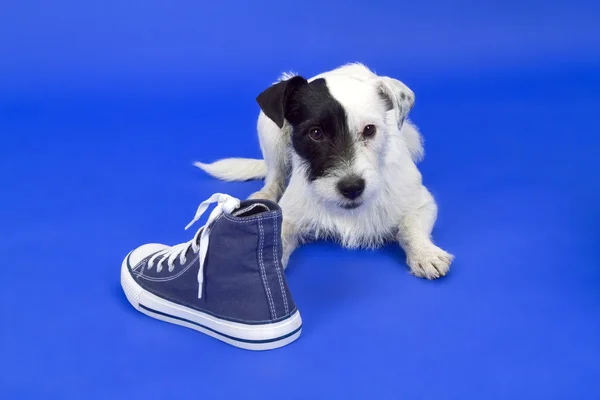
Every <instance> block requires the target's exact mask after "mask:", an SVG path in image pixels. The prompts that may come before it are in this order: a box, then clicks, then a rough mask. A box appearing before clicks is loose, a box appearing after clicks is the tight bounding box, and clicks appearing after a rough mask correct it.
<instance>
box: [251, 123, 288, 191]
mask: <svg viewBox="0 0 600 400" xmlns="http://www.w3.org/2000/svg"><path fill="white" fill-rule="evenodd" d="M257 129H258V140H259V142H260V148H261V150H262V153H263V157H264V160H265V163H266V164H267V176H266V177H265V184H264V186H263V187H262V189H260V190H259V191H258V192H256V193H253V194H252V195H251V196H250V199H266V200H271V201H274V202H278V201H279V199H280V198H281V196H282V195H283V191H284V190H285V185H286V177H287V174H288V170H289V162H288V160H287V146H288V142H289V132H287V130H288V129H289V128H288V127H284V129H279V128H278V127H277V125H275V123H273V121H271V120H270V119H268V118H267V117H266V116H265V115H264V114H263V113H261V114H260V116H259V117H258V124H257Z"/></svg>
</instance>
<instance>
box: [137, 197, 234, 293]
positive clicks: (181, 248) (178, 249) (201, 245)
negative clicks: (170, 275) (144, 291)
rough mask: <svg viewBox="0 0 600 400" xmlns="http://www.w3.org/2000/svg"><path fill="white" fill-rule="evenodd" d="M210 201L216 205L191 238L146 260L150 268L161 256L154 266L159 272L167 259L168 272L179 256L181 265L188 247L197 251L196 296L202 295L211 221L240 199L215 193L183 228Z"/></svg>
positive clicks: (203, 210) (228, 211) (201, 205)
mask: <svg viewBox="0 0 600 400" xmlns="http://www.w3.org/2000/svg"><path fill="white" fill-rule="evenodd" d="M212 203H217V206H216V207H215V208H214V210H213V211H212V212H211V213H210V216H209V217H208V220H207V222H206V224H204V226H202V227H201V228H200V229H198V231H197V232H196V234H195V235H194V237H193V238H192V240H190V241H188V242H185V243H181V244H178V245H175V246H172V247H169V248H166V249H164V250H160V251H159V252H157V253H155V254H154V255H153V256H152V257H150V259H149V260H148V269H151V268H152V266H153V265H154V262H155V261H156V259H157V258H159V257H162V258H161V259H160V261H159V262H158V264H157V266H156V271H157V272H160V271H161V270H162V268H163V265H162V263H163V261H164V260H167V266H168V268H169V272H171V271H173V269H174V268H175V265H174V262H175V259H177V257H179V263H180V264H182V265H183V264H184V263H185V262H186V257H185V255H186V253H187V252H188V251H189V249H190V247H191V248H192V251H193V252H194V253H195V254H198V253H199V263H200V268H199V269H198V298H201V297H202V286H203V283H204V260H205V258H206V252H207V251H208V242H209V237H210V230H211V227H212V223H213V222H214V221H215V220H216V219H217V217H219V216H220V215H221V214H222V213H223V212H226V213H228V214H231V213H232V212H233V211H234V210H235V209H236V208H238V207H239V206H240V200H238V199H236V198H234V197H231V196H229V195H227V194H222V193H215V194H213V195H212V196H211V197H210V198H208V199H207V200H205V201H203V202H202V203H200V205H199V206H198V210H196V216H195V217H194V219H193V220H192V221H191V222H190V223H189V224H187V226H186V227H185V229H186V230H188V229H189V228H190V227H191V226H192V225H194V224H195V223H196V222H198V220H199V219H200V218H201V217H202V214H204V212H205V211H206V209H207V208H208V206H209V205H210V204H212Z"/></svg>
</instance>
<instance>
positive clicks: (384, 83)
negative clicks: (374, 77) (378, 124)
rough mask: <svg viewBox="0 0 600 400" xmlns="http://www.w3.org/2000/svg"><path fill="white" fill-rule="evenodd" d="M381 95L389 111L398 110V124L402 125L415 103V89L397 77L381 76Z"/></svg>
mask: <svg viewBox="0 0 600 400" xmlns="http://www.w3.org/2000/svg"><path fill="white" fill-rule="evenodd" d="M379 95H380V96H381V98H382V99H383V101H384V102H385V104H386V106H387V108H388V111H389V110H396V113H395V114H396V118H397V120H398V126H399V127H401V126H402V123H403V122H404V120H405V119H406V117H407V116H408V113H409V112H410V111H411V110H412V108H413V106H414V104H415V94H414V93H413V91H412V90H410V88H409V87H408V86H406V85H405V84H404V83H402V82H400V81H399V80H397V79H393V78H390V77H387V76H382V77H380V78H379Z"/></svg>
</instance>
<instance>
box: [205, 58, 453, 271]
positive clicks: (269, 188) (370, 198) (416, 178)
mask: <svg viewBox="0 0 600 400" xmlns="http://www.w3.org/2000/svg"><path fill="white" fill-rule="evenodd" d="M293 75H294V74H289V73H288V74H285V75H283V76H282V77H281V78H280V80H286V79H289V78H291V77H292V76H293ZM317 78H325V79H326V81H327V87H328V89H329V91H330V92H331V94H332V95H333V96H334V97H335V98H336V100H338V101H339V102H340V103H341V104H342V105H343V107H344V109H345V110H346V112H347V114H348V125H349V128H350V130H351V132H353V134H355V135H356V136H355V137H354V138H353V140H354V142H353V146H354V151H355V157H354V160H353V162H351V163H350V162H349V163H347V164H341V165H340V166H339V167H338V169H336V170H335V171H332V172H331V173H330V174H329V175H328V176H327V177H324V178H320V179H318V180H316V181H314V182H309V181H308V180H307V179H306V174H305V173H304V171H303V169H304V168H305V167H304V164H303V163H302V162H301V160H300V158H299V156H298V155H297V154H295V152H294V151H293V149H292V147H291V145H290V144H291V140H290V138H291V127H290V126H289V125H288V124H287V122H286V123H285V124H284V126H283V127H282V128H281V129H280V128H278V126H277V125H276V124H275V123H274V122H273V121H271V120H270V119H269V118H268V117H266V115H265V114H264V113H263V112H261V113H260V114H259V117H258V122H257V129H258V135H259V140H260V146H261V150H262V153H263V156H264V165H263V164H260V162H261V161H260V160H250V159H246V160H244V159H233V160H232V159H229V160H221V161H218V162H217V163H215V164H202V163H197V164H196V165H197V166H198V167H200V168H202V169H203V170H205V171H207V172H208V173H210V174H212V175H213V176H216V177H218V178H221V179H227V180H233V179H239V180H241V179H249V178H251V177H262V176H265V175H266V177H265V184H264V186H263V188H262V189H261V190H260V191H259V192H257V193H254V194H253V195H252V196H250V197H251V198H263V199H270V200H273V201H278V202H279V204H280V206H281V208H282V210H283V216H284V217H283V218H284V219H283V226H282V231H283V232H282V239H283V244H284V254H283V263H284V265H287V262H288V258H289V256H290V254H291V253H292V252H293V250H294V249H295V248H296V247H297V246H298V245H299V244H301V243H303V242H305V241H307V240H314V239H321V238H328V239H333V240H337V241H338V242H339V243H340V244H341V245H343V246H345V247H348V248H358V247H376V246H379V245H381V244H383V243H385V242H388V241H396V242H398V243H399V245H400V246H402V248H403V249H404V251H405V253H406V256H407V263H408V265H409V267H410V269H411V271H412V273H413V274H415V275H416V276H419V277H425V278H429V279H434V278H438V277H440V276H443V275H445V274H446V273H447V272H448V269H449V266H450V263H451V261H452V259H453V256H452V255H451V254H449V253H447V252H446V251H444V250H442V249H440V248H439V247H437V246H436V245H434V244H433V242H432V240H431V231H432V229H433V225H434V223H435V220H436V217H437V205H436V203H435V201H434V199H433V197H432V195H431V194H430V193H429V191H428V190H427V189H426V188H425V187H424V186H423V184H422V181H421V174H420V172H419V170H418V169H417V167H416V163H417V162H419V161H420V160H421V159H422V158H423V155H424V150H423V141H422V138H421V135H420V133H419V131H418V129H417V127H416V126H415V125H414V124H413V123H412V122H410V121H409V120H408V119H407V115H408V112H409V111H410V108H411V107H412V103H413V101H414V94H413V93H412V91H411V90H410V89H409V88H408V87H407V86H406V85H404V84H403V83H402V82H400V81H398V80H395V79H393V78H389V77H380V76H378V75H376V74H375V73H374V72H372V71H370V70H369V69H368V68H367V67H365V66H364V65H362V64H348V65H345V66H342V67H340V68H337V69H335V70H333V71H328V72H325V73H323V74H320V75H317V76H315V77H313V78H311V79H310V80H309V81H312V80H314V79H317ZM377 90H383V91H384V92H385V93H386V94H388V95H389V97H392V98H393V100H394V102H395V107H394V109H393V110H390V111H387V112H385V109H384V108H383V107H384V105H383V103H382V101H381V100H380V99H379V97H377V96H376V93H377ZM366 124H374V125H375V126H376V127H377V134H376V135H375V136H374V137H373V138H372V139H370V140H369V141H368V142H365V141H364V140H361V138H360V132H362V129H363V127H364V126H365V125H366ZM265 168H266V170H265ZM265 172H266V174H265ZM351 173H353V174H358V175H360V176H362V177H363V178H364V179H365V181H366V182H367V184H366V187H365V191H364V193H363V195H362V197H361V198H362V205H361V206H360V207H358V208H355V209H351V210H349V209H345V208H342V207H340V204H343V201H344V199H343V198H342V197H341V195H340V194H339V193H338V192H337V190H336V189H335V184H336V182H337V181H338V180H339V179H341V178H342V177H344V176H346V175H348V174H351ZM288 179H289V183H288Z"/></svg>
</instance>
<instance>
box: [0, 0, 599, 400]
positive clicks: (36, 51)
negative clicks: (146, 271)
mask: <svg viewBox="0 0 600 400" xmlns="http://www.w3.org/2000/svg"><path fill="white" fill-rule="evenodd" d="M599 20H600V3H598V1H596V0H578V1H573V0H571V1H566V0H565V1H548V0H546V1H542V0H530V1H526V2H521V1H517V0H506V1H499V2H497V3H492V2H482V1H474V0H452V1H443V0H432V1H420V2H398V1H369V2H366V1H360V3H354V5H351V4H350V2H348V1H337V0H336V1H314V0H309V1H305V2H302V3H294V2H289V1H281V2H275V1H253V2H244V1H241V0H232V1H228V2H222V3H220V2H216V1H215V2H212V3H206V2H198V1H176V2H174V1H159V0H136V1H122V0H93V1H92V0H89V1H74V0H55V1H53V2H48V1H27V0H21V1H13V2H8V1H4V2H2V4H1V5H0V138H1V145H0V150H1V152H2V154H1V156H0V243H1V246H0V259H2V264H3V265H2V267H1V268H0V282H1V287H2V289H1V290H0V321H1V322H0V398H2V399H21V398H36V399H42V398H43V399H51V398H60V399H64V398H70V397H72V398H78V399H81V398H86V399H94V398H98V399H107V398H111V399H112V398H127V399H131V398H145V399H151V398H158V399H170V398H207V399H215V398H260V399H270V398H291V399H313V398H323V399H334V398H341V399H345V398H360V399H388V398H389V399H471V398H473V399H507V398H511V399H578V400H583V399H598V398H600V361H599V357H600V268H599V263H598V257H599V254H600V253H599V251H600V239H598V237H599V236H598V232H599V227H600V210H599V207H598V204H600V179H599V178H598V172H599V168H598V154H599V152H600V139H599V134H600V121H599V118H598V112H599V110H600V39H599V38H600V24H599V23H598V21H599ZM351 61H361V62H364V63H366V64H367V65H368V66H370V67H371V68H373V69H375V70H376V72H378V73H380V74H384V75H390V76H394V77H396V78H399V79H401V80H403V81H404V82H405V83H407V84H408V85H409V86H410V87H411V88H412V89H413V90H414V91H415V93H416V104H415V108H414V110H413V114H412V116H413V120H414V121H415V122H416V123H417V124H418V125H419V126H420V127H421V129H422V131H423V134H424V136H425V139H426V154H427V155H426V158H425V161H424V162H423V164H422V165H421V167H420V168H421V170H422V172H423V174H424V179H425V183H426V185H427V186H428V187H429V188H430V190H431V191H432V192H433V194H434V195H435V196H436V198H437V200H438V203H439V208H440V215H439V220H438V223H437V225H436V229H435V232H434V236H435V240H436V242H437V243H438V244H439V245H440V246H441V247H443V248H445V249H447V250H449V251H451V252H452V253H454V254H455V255H456V261H455V263H454V264H453V267H452V270H451V273H450V274H449V275H448V276H447V277H445V278H444V279H441V280H438V281H433V282H430V281H425V280H419V279H416V278H413V277H411V276H410V275H409V274H408V272H407V267H406V264H405V262H404V255H403V253H402V252H401V251H400V250H399V249H398V248H397V247H396V246H394V245H390V246H388V247H386V248H383V249H381V250H378V251H375V252H371V251H347V250H343V249H341V248H340V247H339V246H337V245H335V244H333V243H324V242H319V243H314V244H310V245H306V246H304V247H302V248H301V249H299V250H298V251H297V252H296V253H294V255H293V256H292V259H291V261H290V268H289V269H288V273H287V276H288V281H289V284H290V287H291V289H292V291H293V294H294V297H295V300H296V302H297V304H298V306H299V308H300V310H301V313H302V316H303V320H304V324H305V325H304V330H303V334H302V336H301V338H300V340H298V341H297V342H295V343H294V344H292V345H290V346H287V347H285V348H282V349H279V350H276V351H271V352H265V353H254V352H247V351H243V350H239V349H236V348H233V347H230V346H228V345H226V344H223V343H221V342H218V341H216V340H214V339H212V338H209V337H207V336H205V335H202V334H199V333H197V332H195V331H192V330H188V329H184V328H181V327H177V326H173V325H169V324H166V323H163V322H160V321H156V320H153V319H151V318H148V317H146V316H144V315H142V314H140V313H138V312H137V311H135V310H134V309H133V308H132V307H131V306H130V305H129V304H128V303H127V301H126V299H125V297H124V295H123V293H122V290H121V288H120V283H119V269H120V263H121V261H122V258H123V257H124V256H125V255H126V253H127V252H128V251H129V250H130V249H131V248H133V247H135V246H137V245H140V244H142V243H144V242H148V241H159V242H163V243H168V244H175V243H179V242H182V241H186V240H188V239H189V234H190V233H189V232H186V231H184V230H183V227H184V226H185V225H186V224H187V222H188V221H189V220H190V219H191V218H192V217H193V213H194V211H195V209H196V206H197V204H198V203H199V202H200V201H202V200H204V199H205V198H207V197H208V196H209V195H210V194H212V193H213V192H217V191H219V192H226V193H230V194H233V195H235V196H239V197H245V196H247V195H249V194H250V193H251V192H253V191H255V190H257V189H258V188H260V186H261V182H245V183H224V182H219V181H216V180H214V179H212V178H210V177H208V176H206V175H204V174H203V173H201V171H200V170H198V169H196V168H194V167H193V166H192V162H194V161H196V160H203V161H212V160H214V159H217V158H220V157H225V156H245V157H259V156H260V151H259V147H258V141H257V137H256V131H255V123H256V117H257V115H258V107H257V105H256V103H255V101H254V98H255V96H256V95H257V94H258V93H259V92H260V91H261V90H263V89H264V88H265V87H266V86H268V85H269V84H270V83H271V82H272V81H273V80H275V79H276V78H277V76H278V75H279V74H280V73H281V72H283V71H287V70H293V71H296V72H299V73H301V74H303V75H306V76H312V75H314V74H316V73H319V72H321V71H324V70H327V69H331V68H334V67H336V66H338V65H340V64H343V63H346V62H351Z"/></svg>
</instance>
